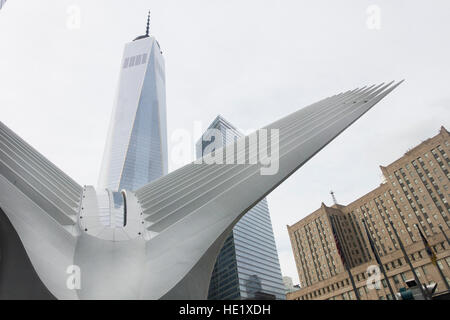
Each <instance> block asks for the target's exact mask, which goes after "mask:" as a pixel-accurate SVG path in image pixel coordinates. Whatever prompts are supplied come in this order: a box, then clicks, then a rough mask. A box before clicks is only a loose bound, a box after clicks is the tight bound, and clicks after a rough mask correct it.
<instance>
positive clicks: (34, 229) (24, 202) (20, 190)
mask: <svg viewBox="0 0 450 320" xmlns="http://www.w3.org/2000/svg"><path fill="white" fill-rule="evenodd" d="M400 83H401V82H400ZM400 83H397V84H394V83H393V82H391V83H389V84H380V85H376V86H375V85H374V86H370V87H364V88H360V89H355V90H351V91H347V92H344V93H340V94H338V95H334V96H331V97H328V98H326V99H324V100H321V101H319V102H317V103H314V104H312V105H310V106H308V107H305V108H303V109H301V110H299V111H297V112H294V113H292V114H291V115H289V116H286V117H284V118H282V119H280V120H278V121H276V122H274V123H272V124H270V125H268V126H266V127H264V128H262V129H260V130H258V131H256V132H255V133H253V134H251V135H249V136H247V137H243V138H241V139H238V140H237V141H235V142H234V143H232V144H229V145H227V146H225V147H223V148H221V149H217V150H215V151H214V152H213V153H212V154H209V155H207V156H205V157H203V158H201V160H200V161H196V162H193V163H191V164H188V165H186V166H184V167H182V168H180V169H178V170H176V171H174V172H172V173H170V174H168V175H166V176H164V177H162V178H160V179H158V180H156V181H154V182H152V183H150V184H148V185H146V186H144V187H142V188H140V189H138V190H121V195H120V196H121V197H123V199H124V203H123V205H122V206H119V207H118V206H117V205H114V202H113V201H112V197H113V193H112V191H110V190H107V192H105V191H102V190H100V191H99V192H97V191H96V190H95V189H94V188H93V187H90V186H85V187H81V186H80V185H78V184H77V183H76V182H75V181H73V180H72V179H71V178H70V177H68V176H67V175H66V174H64V173H63V172H62V171H61V170H59V169H58V168H56V166H54V165H53V164H52V163H50V162H49V161H48V160H46V159H45V158H44V157H43V156H42V155H41V154H39V153H38V152H37V151H36V150H34V149H33V148H32V147H31V146H29V145H28V144H26V143H25V142H24V141H23V140H22V139H21V138H19V137H18V136H17V135H16V134H14V133H13V132H12V131H11V130H10V129H8V128H7V127H6V126H5V125H3V124H2V123H0V207H1V209H2V211H3V212H4V213H5V215H6V217H7V218H8V220H9V221H10V223H11V225H12V226H13V228H14V230H15V232H17V234H18V236H19V237H20V241H21V243H22V244H23V246H24V249H25V251H26V254H27V255H28V257H29V259H30V262H31V264H32V266H33V268H34V270H35V271H36V273H37V275H38V277H39V279H40V281H42V284H43V285H44V286H45V288H46V289H48V291H49V292H50V293H51V294H52V295H53V296H54V297H56V298H59V299H205V298H206V296H207V290H208V286H209V280H210V274H211V272H212V269H213V266H214V262H215V260H216V257H217V254H218V252H219V250H220V249H221V247H222V244H223V242H224V241H225V239H226V237H227V236H228V234H229V232H230V231H231V230H232V228H233V226H234V225H235V224H236V223H237V222H238V221H239V219H240V218H241V217H242V216H243V215H244V214H245V213H246V212H247V211H248V210H249V209H251V208H252V206H253V205H255V204H256V203H258V202H259V201H260V200H261V199H263V198H264V197H266V196H267V195H268V194H269V193H270V192H271V191H272V190H273V189H275V188H276V187H277V186H278V185H279V184H280V183H282V182H283V181H284V180H285V179H287V178H288V177H289V176H290V175H292V174H293V173H294V172H295V171H296V170H297V169H298V168H299V167H301V166H302V165H303V164H304V163H306V162H307V161H308V160H309V159H310V158H311V157H312V156H314V155H315V154H316V153H317V152H319V151H320V150H321V149H322V148H323V147H325V146H326V145H327V144H328V143H329V142H330V141H332V140H333V139H334V138H335V137H337V136H338V135H339V134H340V133H341V132H342V131H343V130H345V129H346V128H347V127H348V126H350V125H351V124H352V123H353V122H354V121H356V120H357V119H358V118H359V117H361V116H362V115H363V114H364V113H366V112H367V111H368V110H369V109H370V108H371V107H373V106H374V105H375V104H376V103H378V102H379V101H380V100H381V99H383V98H384V97H385V96H386V95H387V94H389V93H390V92H391V91H392V90H394V89H395V88H396V87H397V86H398V85H399V84H400ZM271 130H275V131H271ZM265 132H268V133H269V136H268V140H267V143H266V144H262V143H261V141H262V137H263V136H264V134H265ZM271 132H275V133H278V136H277V135H275V136H271V135H270V133H271ZM275 137H278V139H276V138H275ZM255 150H256V151H257V152H252V151H255ZM229 154H233V157H232V159H234V162H232V163H229V162H227V161H226V160H227V159H228V158H227V155H229ZM274 155H278V157H274ZM217 159H222V160H223V164H220V163H219V164H218V163H215V164H208V163H212V162H213V160H217ZM228 160H229V159H228ZM275 162H276V163H275ZM271 166H276V169H277V170H275V171H273V172H270V174H264V172H266V171H268V170H269V169H270V167H271ZM116 196H117V195H116ZM108 211H109V213H110V214H112V212H114V214H117V212H119V214H120V213H122V214H123V215H124V217H125V218H124V221H126V223H124V225H123V226H107V225H105V224H104V223H102V221H101V217H103V219H104V218H105V212H106V214H108ZM73 265H75V266H77V267H79V268H80V270H81V288H69V287H70V286H69V287H68V286H67V277H68V274H67V273H66V271H67V268H68V267H70V266H73ZM0 268H1V265H0ZM4 272H5V271H4ZM1 275H2V269H0V276H1ZM1 286H2V284H0V295H1Z"/></svg>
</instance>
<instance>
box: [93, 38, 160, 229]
mask: <svg viewBox="0 0 450 320" xmlns="http://www.w3.org/2000/svg"><path fill="white" fill-rule="evenodd" d="M166 123H167V120H166V88H165V72H164V58H163V56H162V53H161V49H160V47H159V44H158V42H157V41H156V39H155V38H154V37H152V36H148V35H145V36H141V37H138V38H136V39H135V40H134V41H132V42H130V43H127V44H126V45H125V50H124V54H123V59H122V64H121V71H120V78H119V85H118V89H117V96H116V99H115V104H114V109H113V113H112V117H111V123H110V127H109V133H108V138H107V141H106V147H105V153H104V156H103V163H102V167H101V172H100V178H99V183H98V185H99V190H104V189H106V188H108V189H110V190H112V191H120V190H122V189H127V190H136V189H138V188H139V187H142V186H143V185H145V184H147V183H149V182H151V181H153V180H155V179H157V178H159V177H161V176H163V175H165V174H167V170H168V169H167V163H168V161H167V128H166V126H167V125H166ZM121 198H122V197H121V195H120V193H114V201H115V202H117V205H118V206H119V205H121V200H122V199H121ZM121 219H123V217H117V218H116V219H115V220H116V221H115V223H118V224H119V225H120V224H121V223H122V222H121V221H119V220H121Z"/></svg>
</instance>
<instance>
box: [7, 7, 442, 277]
mask: <svg viewBox="0 0 450 320" xmlns="http://www.w3.org/2000/svg"><path fill="white" fill-rule="evenodd" d="M431 3H432V5H431ZM370 5H377V6H378V7H379V8H380V9H381V28H380V29H379V30H373V29H369V28H368V27H367V25H366V22H367V19H368V14H367V8H368V7H369V6H370ZM71 6H76V8H79V10H80V17H81V20H80V21H81V23H80V28H75V29H74V28H71V27H68V20H70V13H73V12H75V11H73V9H69V8H70V7H71ZM148 9H151V10H152V23H151V33H152V34H154V35H155V36H156V37H157V39H158V41H159V42H160V44H161V47H162V49H163V52H164V56H165V59H166V79H167V112H168V113H167V115H168V131H169V153H170V150H171V149H170V148H171V146H173V142H172V141H171V140H170V137H171V133H172V132H174V131H175V130H178V129H185V130H189V131H193V124H194V122H195V121H201V122H202V123H203V127H204V128H206V127H207V125H209V123H210V122H211V121H212V120H213V119H214V118H215V117H216V116H217V114H219V113H220V114H222V115H223V116H224V117H225V118H226V119H227V120H229V121H230V122H232V123H234V124H235V125H236V126H237V127H239V128H241V129H243V130H247V129H250V128H255V129H256V128H259V127H261V126H264V125H266V124H268V123H271V122H273V121H274V120H276V119H278V118H280V117H282V116H284V115H287V114H289V113H291V112H293V111H295V110H297V109H299V108H301V107H303V106H305V105H307V104H310V103H313V102H315V101H317V100H320V99H322V98H324V97H326V96H329V95H332V94H335V93H339V92H341V91H344V90H347V89H352V88H355V87H360V86H363V85H366V84H373V83H378V82H384V81H390V80H394V79H395V80H401V79H403V78H405V79H406V82H405V83H404V84H403V85H402V86H401V87H400V88H398V89H397V90H395V91H394V92H393V93H391V94H390V95H389V96H388V97H387V98H386V99H385V100H383V101H382V102H381V103H380V104H378V105H377V106H376V107H375V108H374V109H373V110H371V111H370V112H369V113H367V114H366V115H365V116H364V117H363V118H362V119H360V120H359V121H358V122H356V123H355V124H354V125H353V126H352V127H350V128H349V129H347V130H346V131H345V132H344V133H343V134H342V135H341V136H340V137H339V138H338V139H336V140H335V141H334V142H333V143H331V144H330V145H329V146H327V147H326V148H325V149H324V150H322V151H321V152H320V153H319V154H318V155H316V156H315V157H314V158H313V159H311V160H310V161H309V162H308V163H307V164H306V165H305V166H303V167H302V168H301V169H300V170H299V171H298V172H297V173H296V174H294V175H293V176H292V177H291V178H290V179H288V180H287V181H286V182H285V183H283V184H282V185H281V186H280V187H279V188H278V189H277V190H275V191H274V192H273V193H272V194H271V195H270V197H269V207H270V210H271V216H272V223H273V228H274V232H275V237H276V242H277V247H278V251H279V257H280V262H281V268H282V272H283V275H288V276H291V277H292V278H293V279H294V283H297V282H298V277H297V272H296V267H295V263H294V259H293V254H292V249H291V246H290V242H289V237H288V234H287V231H286V225H287V224H289V225H291V224H293V223H295V222H296V221H298V220H300V219H301V218H303V217H305V216H306V215H308V214H309V213H311V212H312V211H314V210H316V209H317V208H318V207H319V206H320V203H321V202H322V201H324V202H325V203H326V204H327V205H331V204H332V201H331V197H330V195H329V191H330V190H334V191H335V193H336V197H337V199H338V201H339V202H340V203H341V204H347V203H349V202H351V201H353V200H355V199H356V198H358V197H360V196H362V195H364V194H365V193H367V192H368V191H370V190H371V189H373V188H375V187H376V186H378V185H379V183H380V182H381V171H380V170H379V168H378V166H379V165H387V164H389V163H391V162H392V161H394V160H396V159H397V158H399V157H400V156H402V155H403V153H404V152H405V151H406V150H407V149H408V148H410V147H413V146H415V145H417V144H419V143H420V142H421V141H422V140H424V139H426V138H428V137H431V136H433V135H435V134H436V133H437V131H438V129H439V127H440V126H441V125H445V126H447V128H449V127H450V123H449V120H450V116H449V115H450V113H449V108H450V93H449V84H450V79H449V77H450V63H449V57H450V42H449V41H448V38H449V33H450V19H448V13H449V12H450V2H449V1H448V0H434V1H432V2H430V1H425V0H417V1H415V0H383V1H381V0H379V1H376V0H373V1H367V0H340V1H336V0H309V1H305V0H292V1H291V0H282V1H279V0H264V1H263V0H258V1H256V0H245V1H242V0H241V1H237V0H226V1H225V0H221V1H219V0H204V1H200V0H190V1H180V0H177V1H174V0H164V1H144V0H128V1H117V0H116V1H111V0H110V1H106V0H96V1H88V0H78V1H77V0H71V1H67V0H40V1H31V0H28V1H25V0H9V1H7V2H6V4H5V5H4V7H3V8H2V9H1V10H0V120H1V121H2V122H4V123H5V124H6V125H7V126H9V127H10V128H11V129H12V130H14V131H15V132H16V133H18V134H19V135H20V136H21V137H22V138H24V139H25V140H26V141H27V142H29V143H30V144H31V145H33V146H34V147H35V148H36V149H37V150H39V151H40V152H41V153H43V154H44V155H45V156H47V157H48V158H49V159H50V160H51V161H52V162H54V163H55V164H56V165H58V166H59V167H60V168H61V169H63V170H64V171H65V172H67V173H68V174H69V175H70V176H72V177H73V178H74V179H75V180H76V181H78V182H79V183H80V184H92V185H96V183H97V178H98V172H99V168H100V163H101V159H102V155H103V148H104V143H105V139H106V133H107V128H108V124H109V118H110V114H111V110H112V104H113V99H114V96H115V89H116V85H117V80H118V74H119V69H120V61H121V57H122V50H123V46H124V44H125V43H126V42H128V41H131V40H132V39H134V38H135V37H136V36H138V35H141V34H143V33H144V32H145V19H146V14H147V10H148ZM68 12H69V13H68ZM69 26H70V23H69ZM198 138H199V136H194V137H193V141H192V144H194V142H195V141H196V140H197V139H198ZM170 168H171V170H173V169H175V166H174V165H173V164H171V166H170Z"/></svg>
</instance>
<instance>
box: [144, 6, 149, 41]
mask: <svg viewBox="0 0 450 320" xmlns="http://www.w3.org/2000/svg"><path fill="white" fill-rule="evenodd" d="M149 32H150V10H148V16H147V29H146V31H145V35H146V36H148V35H149Z"/></svg>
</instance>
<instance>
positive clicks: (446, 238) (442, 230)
mask: <svg viewBox="0 0 450 320" xmlns="http://www.w3.org/2000/svg"><path fill="white" fill-rule="evenodd" d="M439 229H441V232H442V233H443V234H444V237H445V240H447V243H448V244H449V245H450V240H449V239H448V237H447V234H446V233H445V231H444V229H443V228H442V226H441V225H439Z"/></svg>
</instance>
